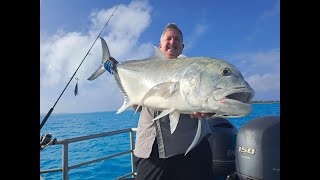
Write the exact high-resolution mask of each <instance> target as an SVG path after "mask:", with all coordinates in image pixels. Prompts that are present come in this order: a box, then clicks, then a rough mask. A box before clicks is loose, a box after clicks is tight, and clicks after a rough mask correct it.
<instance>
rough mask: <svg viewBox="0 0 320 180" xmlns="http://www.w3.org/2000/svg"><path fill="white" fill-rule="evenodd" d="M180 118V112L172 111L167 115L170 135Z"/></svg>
mask: <svg viewBox="0 0 320 180" xmlns="http://www.w3.org/2000/svg"><path fill="white" fill-rule="evenodd" d="M179 118H180V112H178V111H173V112H172V113H170V114H169V120H170V132H171V134H172V133H173V132H174V131H175V130H176V128H177V126H178V123H179Z"/></svg>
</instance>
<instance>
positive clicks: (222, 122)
mask: <svg viewBox="0 0 320 180" xmlns="http://www.w3.org/2000/svg"><path fill="white" fill-rule="evenodd" d="M208 124H209V126H210V129H211V135H210V137H209V138H208V141H209V143H210V146H211V151H212V170H213V174H214V176H215V180H220V179H223V180H225V179H226V177H227V175H229V174H230V173H232V172H234V171H235V147H236V139H237V133H238V131H237V129H236V127H235V126H234V125H233V124H232V123H231V122H230V121H229V120H227V119H224V118H221V117H216V118H211V119H208Z"/></svg>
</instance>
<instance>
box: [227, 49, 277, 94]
mask: <svg viewBox="0 0 320 180" xmlns="http://www.w3.org/2000/svg"><path fill="white" fill-rule="evenodd" d="M230 60H232V62H231V63H233V64H234V65H235V66H236V67H237V68H238V69H239V70H240V71H241V73H242V75H243V76H244V77H245V79H246V81H247V82H248V83H249V84H250V85H251V86H252V88H253V89H254V90H255V91H256V95H255V99H265V98H269V99H265V100H270V97H272V96H266V95H265V94H266V93H268V92H269V91H273V95H274V96H273V98H276V99H279V98H280V49H272V50H270V51H265V52H253V53H244V54H238V55H234V56H232V57H230ZM264 96H265V98H264Z"/></svg>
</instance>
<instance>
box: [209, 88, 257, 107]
mask: <svg viewBox="0 0 320 180" xmlns="http://www.w3.org/2000/svg"><path fill="white" fill-rule="evenodd" d="M221 91H225V92H223V93H221V95H220V96H215V97H216V99H217V101H218V102H219V103H225V102H239V103H243V104H248V103H249V102H250V101H251V99H252V98H253V96H254V94H255V92H254V90H253V89H252V88H247V87H236V88H232V89H229V90H223V89H219V90H217V91H215V94H219V92H221Z"/></svg>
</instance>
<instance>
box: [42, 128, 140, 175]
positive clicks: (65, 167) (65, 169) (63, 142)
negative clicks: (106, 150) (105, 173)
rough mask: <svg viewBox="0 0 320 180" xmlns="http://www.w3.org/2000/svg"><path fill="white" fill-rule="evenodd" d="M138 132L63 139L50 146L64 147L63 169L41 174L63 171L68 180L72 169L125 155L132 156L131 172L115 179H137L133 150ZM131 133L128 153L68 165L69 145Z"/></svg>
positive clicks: (122, 131) (43, 171) (123, 152)
mask: <svg viewBox="0 0 320 180" xmlns="http://www.w3.org/2000/svg"><path fill="white" fill-rule="evenodd" d="M136 131H137V128H128V129H122V130H117V131H109V132H104V133H99V134H92V135H88V136H79V137H75V138H69V139H63V140H57V142H56V143H55V144H51V145H49V146H52V145H59V144H60V145H62V167H61V168H52V169H47V170H40V174H44V173H52V172H59V171H62V177H63V180H68V172H69V170H70V169H75V168H78V167H81V166H85V165H88V164H92V163H96V162H100V161H104V160H107V159H110V158H114V157H118V156H121V155H125V154H129V153H130V154H131V172H130V173H127V174H125V175H122V176H120V177H118V178H115V179H117V180H120V179H125V178H126V177H129V176H131V177H135V175H136V169H135V166H134V155H133V149H134V132H136ZM126 132H129V133H130V134H129V135H130V149H129V150H127V151H122V152H119V153H116V154H112V155H108V156H104V157H101V158H97V159H94V160H91V161H85V162H83V163H79V164H75V165H73V166H69V163H68V147H69V144H71V143H75V142H79V141H85V140H89V139H95V138H100V137H105V136H112V135H116V134H122V133H126ZM49 146H47V147H46V148H48V147H49Z"/></svg>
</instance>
